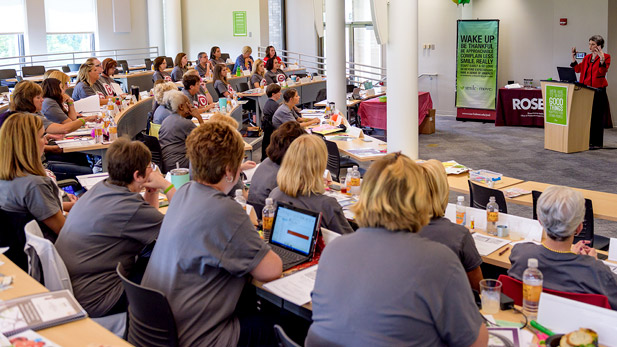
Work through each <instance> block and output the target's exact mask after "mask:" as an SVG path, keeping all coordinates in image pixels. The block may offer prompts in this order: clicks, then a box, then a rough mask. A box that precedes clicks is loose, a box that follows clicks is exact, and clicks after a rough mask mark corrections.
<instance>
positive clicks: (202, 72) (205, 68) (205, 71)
mask: <svg viewBox="0 0 617 347" xmlns="http://www.w3.org/2000/svg"><path fill="white" fill-rule="evenodd" d="M195 70H197V72H198V73H199V77H201V78H210V76H212V63H210V60H209V59H208V54H206V52H199V54H198V55H197V64H196V65H195Z"/></svg>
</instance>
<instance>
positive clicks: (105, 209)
mask: <svg viewBox="0 0 617 347" xmlns="http://www.w3.org/2000/svg"><path fill="white" fill-rule="evenodd" d="M162 223H163V215H162V214H161V213H160V212H158V211H157V209H156V208H154V207H153V206H151V205H150V204H148V203H147V202H146V201H145V200H144V199H143V198H142V197H141V195H140V194H139V193H133V192H131V191H130V190H129V189H128V188H127V187H122V186H117V185H114V184H110V183H108V182H107V180H105V181H102V182H99V183H97V184H96V185H94V187H92V188H91V189H90V190H89V191H88V192H86V194H84V195H83V196H82V197H81V198H80V199H79V200H77V202H76V203H75V205H74V206H73V208H72V209H71V213H69V215H68V218H67V219H66V222H65V223H64V227H63V228H62V230H61V231H60V236H59V237H58V240H57V241H56V249H57V250H58V253H60V256H61V257H62V259H63V260H64V263H65V265H66V268H67V270H68V271H69V275H70V277H71V283H72V285H73V293H74V295H75V298H76V299H77V301H79V303H80V304H81V305H82V306H83V307H84V309H85V310H86V311H87V312H88V314H89V315H90V316H92V317H101V316H103V315H105V313H107V312H108V311H109V310H110V309H111V308H112V307H113V306H114V305H115V304H116V303H117V302H118V300H119V299H120V297H121V296H122V292H123V289H122V282H121V280H120V277H118V275H117V274H116V265H117V264H118V262H121V263H122V265H124V268H125V269H126V270H127V271H129V272H130V271H131V269H132V268H133V266H134V265H135V257H136V256H137V255H138V254H139V253H140V251H141V250H142V249H143V248H144V247H145V246H146V245H148V244H149V243H152V242H153V241H155V240H156V238H157V236H158V233H159V230H160V228H161V224H162Z"/></svg>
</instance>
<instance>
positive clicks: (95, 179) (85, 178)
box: [76, 172, 109, 190]
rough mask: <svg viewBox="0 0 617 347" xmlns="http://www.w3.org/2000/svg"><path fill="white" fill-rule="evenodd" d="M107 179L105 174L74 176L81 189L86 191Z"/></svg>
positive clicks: (107, 175)
mask: <svg viewBox="0 0 617 347" xmlns="http://www.w3.org/2000/svg"><path fill="white" fill-rule="evenodd" d="M107 177H109V174H108V173H107V172H105V173H97V174H90V175H80V176H76V178H77V181H78V182H79V184H81V186H82V187H84V188H86V190H90V188H92V187H94V185H95V184H97V183H99V182H100V181H102V180H104V179H106V178H107Z"/></svg>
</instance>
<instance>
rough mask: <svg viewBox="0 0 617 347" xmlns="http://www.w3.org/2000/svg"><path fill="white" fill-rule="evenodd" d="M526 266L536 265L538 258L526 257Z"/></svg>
mask: <svg viewBox="0 0 617 347" xmlns="http://www.w3.org/2000/svg"><path fill="white" fill-rule="evenodd" d="M527 267H538V259H536V258H529V259H527Z"/></svg>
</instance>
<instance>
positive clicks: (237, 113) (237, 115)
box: [229, 106, 242, 130]
mask: <svg viewBox="0 0 617 347" xmlns="http://www.w3.org/2000/svg"><path fill="white" fill-rule="evenodd" d="M229 116H231V118H233V119H235V120H236V122H238V130H240V129H242V106H237V107H236V108H234V109H233V110H232V111H231V114H230V115H229Z"/></svg>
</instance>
